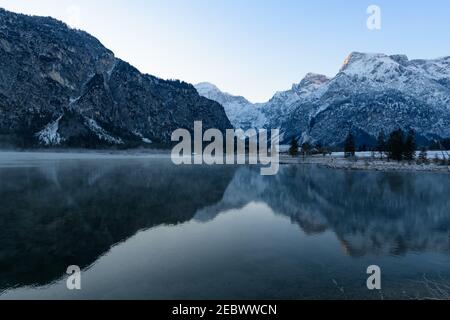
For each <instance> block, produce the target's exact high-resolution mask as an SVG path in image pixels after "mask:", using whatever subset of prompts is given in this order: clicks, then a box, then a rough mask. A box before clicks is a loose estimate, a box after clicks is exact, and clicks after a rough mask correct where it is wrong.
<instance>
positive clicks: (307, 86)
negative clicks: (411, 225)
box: [196, 52, 450, 146]
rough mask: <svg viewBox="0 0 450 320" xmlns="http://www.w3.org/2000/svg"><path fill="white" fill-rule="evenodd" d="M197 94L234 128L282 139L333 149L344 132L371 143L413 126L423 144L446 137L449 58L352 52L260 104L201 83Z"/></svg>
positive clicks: (449, 131)
mask: <svg viewBox="0 0 450 320" xmlns="http://www.w3.org/2000/svg"><path fill="white" fill-rule="evenodd" d="M196 88H197V90H198V92H199V93H200V94H201V95H202V96H204V97H207V98H209V99H212V100H215V101H217V102H219V103H221V104H222V105H223V106H224V107H225V111H226V113H227V115H228V117H229V118H230V120H231V122H232V124H233V125H234V126H235V127H241V128H243V129H249V128H267V129H270V128H272V129H273V128H280V129H281V132H282V140H283V142H285V143H286V142H288V141H290V140H291V139H292V137H297V138H299V139H300V140H301V141H303V142H305V141H309V142H313V143H320V144H323V145H328V146H340V145H342V143H343V141H344V140H345V137H346V136H347V134H348V133H349V132H350V131H351V132H353V134H354V135H355V136H356V140H357V143H358V144H359V145H363V144H365V145H368V146H370V145H374V144H375V141H376V137H377V136H378V134H379V132H380V131H384V132H385V133H386V134H388V133H389V132H391V131H393V130H395V129H397V128H402V129H404V130H409V129H413V130H414V131H415V132H416V135H417V139H418V141H419V142H420V143H422V144H428V143H432V142H434V141H436V140H441V139H448V138H450V57H445V58H440V59H435V60H408V58H407V57H406V56H404V55H393V56H388V55H385V54H367V53H358V52H354V53H351V54H350V55H349V57H348V58H347V59H346V60H345V62H344V65H343V67H342V68H341V70H340V71H339V73H338V74H337V75H336V76H335V77H334V78H332V79H328V78H327V77H326V76H324V75H318V74H312V73H311V74H308V75H307V76H306V77H305V78H304V79H303V80H302V81H301V82H300V83H299V84H295V85H293V87H292V89H291V90H288V91H285V92H278V93H276V94H275V96H274V97H273V98H272V99H271V100H270V101H268V102H266V103H260V104H252V103H250V102H248V101H247V100H246V99H245V98H243V97H235V96H232V95H230V94H227V93H223V92H221V91H220V90H219V89H218V88H217V87H216V86H214V85H212V84H208V83H201V84H198V85H197V86H196Z"/></svg>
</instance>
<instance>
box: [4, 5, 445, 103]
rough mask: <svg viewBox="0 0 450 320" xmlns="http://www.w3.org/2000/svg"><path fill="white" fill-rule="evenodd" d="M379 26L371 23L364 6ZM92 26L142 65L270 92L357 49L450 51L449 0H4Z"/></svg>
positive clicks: (253, 94) (236, 89)
mask: <svg viewBox="0 0 450 320" xmlns="http://www.w3.org/2000/svg"><path fill="white" fill-rule="evenodd" d="M371 4H375V5H378V6H379V7H380V8H381V10H382V29H381V30H380V31H370V30H369V29H368V28H367V27H366V21H367V18H368V14H367V13H366V10H367V7H368V6H369V5H371ZM0 7H3V8H5V9H8V10H12V11H15V12H22V13H27V14H36V15H46V16H48V15H50V16H53V17H56V18H58V19H61V20H64V21H66V22H68V23H69V24H72V25H75V26H77V27H79V28H80V29H83V30H86V31H88V32H89V33H91V34H93V35H94V36H95V37H97V38H98V39H100V41H102V43H103V44H104V45H105V46H107V47H108V48H110V49H111V50H113V51H114V52H115V54H116V56H118V57H120V58H122V59H124V60H126V61H128V62H130V63H131V64H133V65H135V66H136V67H137V68H139V69H140V70H141V71H142V72H145V73H150V74H153V75H156V76H159V77H162V78H177V79H182V80H185V81H188V82H191V83H198V82H201V81H209V82H212V83H214V84H216V85H218V86H219V87H220V88H221V89H222V90H225V91H228V92H231V93H233V94H239V95H243V96H245V97H247V98H249V99H250V100H252V101H255V102H256V101H258V102H261V101H265V100H267V99H269V98H270V97H271V96H272V95H273V93H274V92H275V91H278V90H286V89H288V88H290V87H291V85H292V83H296V82H299V81H300V80H301V79H302V78H303V76H304V75H305V74H306V73H308V72H316V73H323V74H326V75H328V76H333V75H335V74H336V73H337V72H338V70H339V68H340V67H341V65H342V62H343V61H344V59H345V57H346V56H347V55H348V54H349V53H350V52H351V51H362V52H382V53H388V54H394V53H404V54H407V55H408V56H409V57H410V58H436V57H441V56H447V55H450V41H449V40H450V35H449V30H450V18H449V17H450V1H448V0H428V1H425V0H422V1H420V0H395V1H392V0H371V1H366V0H341V1H337V0H314V1H313V0H309V1H303V0H128V1H125V0H122V1H121V0H97V1H93V0H0Z"/></svg>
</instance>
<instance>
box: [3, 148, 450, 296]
mask: <svg viewBox="0 0 450 320" xmlns="http://www.w3.org/2000/svg"><path fill="white" fill-rule="evenodd" d="M61 158H64V157H58V156H57V157H50V158H49V159H40V158H36V159H33V160H30V159H27V158H24V157H22V158H21V159H19V160H18V159H15V158H14V156H12V158H11V157H3V158H1V157H0V299H16V298H20V299H28V298H33V299H51V298H56V299H110V298H114V299H132V298H133V299H172V298H174V299H305V298H308V299H311V298H312V299H334V298H337V299H353V298H362V299H393V298H401V299H411V298H446V297H447V298H449V297H450V296H449V295H450V287H449V285H450V175H448V174H433V173H382V172H369V171H367V172H363V171H360V172H353V171H340V170H330V169H323V168H318V167H314V166H283V167H281V170H280V173H279V174H278V175H277V176H274V177H262V176H260V175H259V173H260V171H259V170H258V169H257V168H248V167H228V166H217V167H203V166H202V167H195V166H192V167H190V166H187V167H186V166H184V167H176V166H174V165H172V164H171V162H170V159H169V158H167V157H160V158H158V157H151V158H133V157H129V158H127V157H122V158H108V157H105V158H101V157H100V158H95V157H92V158H89V157H87V158H86V159H84V158H80V159H71V158H70V157H67V158H65V159H61ZM373 264H375V265H379V266H380V267H381V270H382V290H381V291H376V292H374V291H369V290H368V289H367V286H366V280H367V277H368V275H367V274H366V269H367V267H368V266H369V265H373ZM69 265H79V266H80V267H81V268H82V270H83V272H82V290H80V291H69V290H68V289H67V288H66V279H67V275H66V274H65V271H66V269H67V267H68V266H69Z"/></svg>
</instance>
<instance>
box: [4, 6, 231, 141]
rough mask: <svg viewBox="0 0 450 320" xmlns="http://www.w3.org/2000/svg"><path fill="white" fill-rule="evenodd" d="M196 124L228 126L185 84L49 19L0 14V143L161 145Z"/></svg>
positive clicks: (212, 105)
mask: <svg viewBox="0 0 450 320" xmlns="http://www.w3.org/2000/svg"><path fill="white" fill-rule="evenodd" d="M197 120H201V121H203V125H204V128H205V129H208V128H217V129H220V130H225V129H227V128H231V127H232V126H231V124H230V122H229V120H228V118H227V116H226V114H225V112H224V110H223V107H222V106H221V105H220V104H218V103H217V102H214V101H212V100H209V99H205V98H204V97H201V96H200V95H199V94H198V93H197V91H196V90H195V88H194V87H193V86H192V85H190V84H187V83H184V82H180V81H166V80H162V79H159V78H156V77H153V76H151V75H147V74H142V73H140V72H139V71H138V70H137V69H136V68H134V67H132V66H131V65H129V64H128V63H126V62H124V61H122V60H120V59H118V58H116V57H115V56H114V54H113V53H112V52H111V51H110V50H108V49H106V48H105V47H104V46H103V45H102V44H101V43H100V42H99V41H98V40H97V39H96V38H94V37H92V36H90V35H89V34H87V33H85V32H83V31H79V30H73V29H70V28H69V27H67V25H66V24H64V23H62V22H60V21H57V20H55V19H52V18H44V17H32V16H26V15H20V14H14V13H10V12H8V11H5V10H3V9H0V144H5V143H6V144H12V145H20V146H37V145H41V146H59V145H60V146H73V147H97V146H111V145H116V146H121V147H130V146H137V145H141V144H152V143H153V144H160V145H167V144H169V143H170V137H171V134H172V132H173V131H174V130H175V129H178V128H186V129H189V130H193V127H194V121H197Z"/></svg>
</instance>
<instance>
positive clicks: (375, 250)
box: [196, 166, 450, 257]
mask: <svg viewBox="0 0 450 320" xmlns="http://www.w3.org/2000/svg"><path fill="white" fill-rule="evenodd" d="M448 194H450V176H449V175H447V174H442V175H440V174H424V173H398V172H386V173H384V172H369V171H342V170H331V169H323V168H317V167H301V166H290V167H283V168H282V170H281V171H280V173H279V175H278V176H275V177H262V176H259V175H258V174H257V172H256V171H254V170H251V169H248V168H241V169H240V170H239V171H238V172H237V173H236V175H235V177H234V179H233V181H232V182H231V184H230V186H229V187H228V188H227V191H226V192H225V196H224V198H223V199H222V201H221V202H220V203H218V204H216V205H215V206H214V207H212V208H207V209H205V210H201V211H200V212H199V213H197V215H196V218H197V219H200V220H201V221H206V220H208V219H212V218H213V217H214V215H216V214H218V213H220V212H221V211H223V210H226V209H228V208H236V207H239V206H242V205H245V204H246V203H249V202H250V201H261V202H265V203H266V204H268V205H269V206H270V207H271V208H272V209H273V210H274V211H275V212H276V213H278V214H282V215H286V216H288V217H290V218H291V220H292V222H294V223H297V224H298V225H299V226H300V227H301V228H302V230H303V231H304V232H305V233H306V234H310V235H313V234H317V233H322V232H324V231H326V230H331V231H333V232H334V233H335V234H336V235H337V236H338V238H339V239H340V241H341V242H342V244H343V245H344V246H345V248H346V251H347V253H348V254H349V255H351V256H355V257H357V256H364V255H368V254H375V255H383V254H392V255H402V254H406V253H408V252H425V251H437V252H445V253H448V252H449V250H450V238H449V236H450V198H449V197H447V196H446V195H448Z"/></svg>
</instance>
